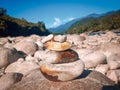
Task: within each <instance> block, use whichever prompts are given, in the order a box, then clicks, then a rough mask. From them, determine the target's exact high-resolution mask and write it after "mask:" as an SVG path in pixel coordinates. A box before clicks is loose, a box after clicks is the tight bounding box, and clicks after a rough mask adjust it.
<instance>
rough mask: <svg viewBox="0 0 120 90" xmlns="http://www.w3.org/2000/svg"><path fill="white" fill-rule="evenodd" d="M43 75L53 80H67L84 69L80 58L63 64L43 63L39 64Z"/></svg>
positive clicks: (76, 75) (73, 77) (78, 74)
mask: <svg viewBox="0 0 120 90" xmlns="http://www.w3.org/2000/svg"><path fill="white" fill-rule="evenodd" d="M40 70H41V72H42V73H43V75H44V76H45V77H46V78H47V79H49V80H53V81H68V80H73V79H75V78H76V77H78V76H80V75H81V74H82V72H83V71H84V63H83V61H82V60H77V61H74V62H69V63H63V64H50V63H43V64H41V66H40Z"/></svg>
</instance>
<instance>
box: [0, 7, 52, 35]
mask: <svg viewBox="0 0 120 90" xmlns="http://www.w3.org/2000/svg"><path fill="white" fill-rule="evenodd" d="M31 34H37V35H41V36H44V35H48V34H50V32H49V31H48V30H47V29H46V27H45V24H44V23H43V22H38V23H32V22H28V21H26V20H25V19H24V18H22V19H18V18H14V17H11V16H9V15H7V14H6V12H5V10H3V8H0V37H3V36H4V37H6V36H29V35H31Z"/></svg>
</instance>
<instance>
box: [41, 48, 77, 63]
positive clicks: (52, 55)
mask: <svg viewBox="0 0 120 90" xmlns="http://www.w3.org/2000/svg"><path fill="white" fill-rule="evenodd" d="M78 58H79V57H78V54H77V53H76V52H75V51H74V50H72V49H68V50H65V51H60V52H59V51H48V52H46V53H45V56H44V58H43V60H44V61H45V62H47V63H69V62H73V61H76V60H77V59H78Z"/></svg>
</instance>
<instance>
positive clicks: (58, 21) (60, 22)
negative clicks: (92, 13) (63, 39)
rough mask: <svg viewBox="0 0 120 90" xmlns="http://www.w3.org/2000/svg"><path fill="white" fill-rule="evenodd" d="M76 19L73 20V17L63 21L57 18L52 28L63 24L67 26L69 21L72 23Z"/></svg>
mask: <svg viewBox="0 0 120 90" xmlns="http://www.w3.org/2000/svg"><path fill="white" fill-rule="evenodd" d="M74 19H75V18H73V17H69V18H67V19H63V20H61V19H60V18H57V17H55V18H54V22H53V24H52V25H51V27H58V26H60V25H61V24H65V23H67V22H69V21H72V20H74Z"/></svg>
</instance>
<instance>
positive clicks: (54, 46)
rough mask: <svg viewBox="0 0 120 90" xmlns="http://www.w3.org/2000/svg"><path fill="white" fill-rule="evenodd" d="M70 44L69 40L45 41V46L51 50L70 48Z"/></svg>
mask: <svg viewBox="0 0 120 90" xmlns="http://www.w3.org/2000/svg"><path fill="white" fill-rule="evenodd" d="M71 46H72V43H71V42H70V41H66V42H63V43H60V42H54V41H50V42H46V43H45V47H46V48H47V49H49V50H53V51H65V50H67V49H70V48H71Z"/></svg>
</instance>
